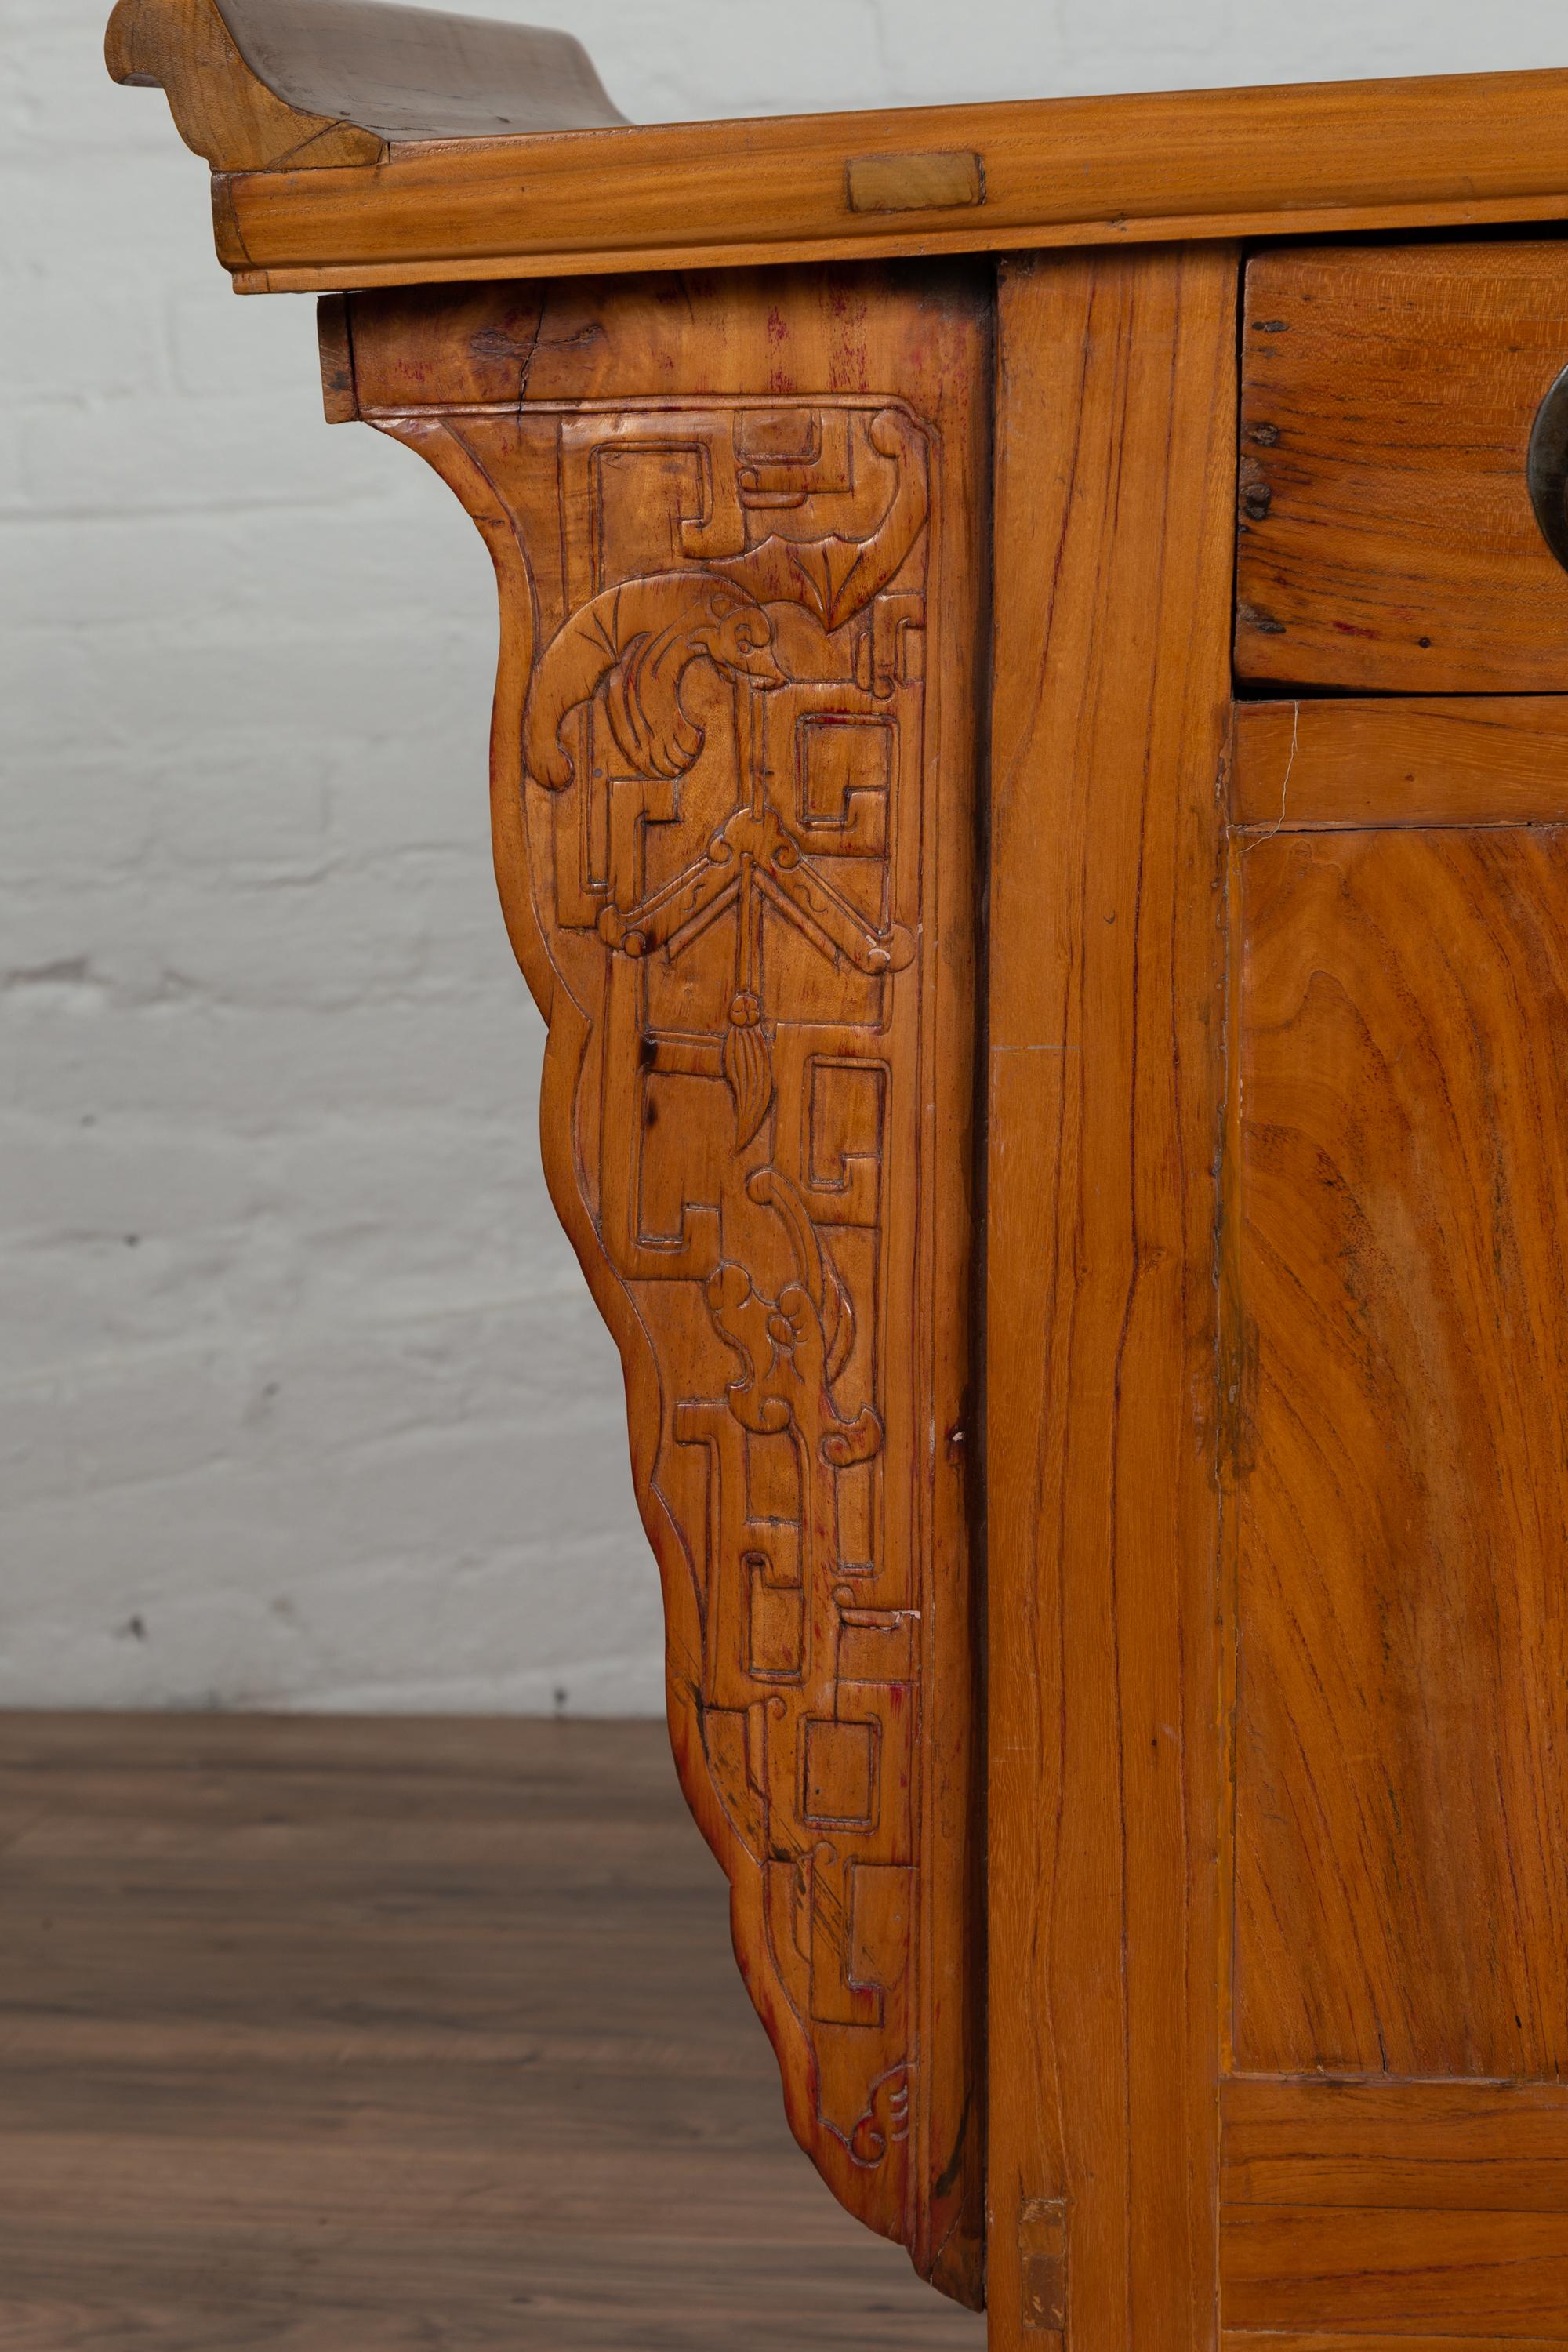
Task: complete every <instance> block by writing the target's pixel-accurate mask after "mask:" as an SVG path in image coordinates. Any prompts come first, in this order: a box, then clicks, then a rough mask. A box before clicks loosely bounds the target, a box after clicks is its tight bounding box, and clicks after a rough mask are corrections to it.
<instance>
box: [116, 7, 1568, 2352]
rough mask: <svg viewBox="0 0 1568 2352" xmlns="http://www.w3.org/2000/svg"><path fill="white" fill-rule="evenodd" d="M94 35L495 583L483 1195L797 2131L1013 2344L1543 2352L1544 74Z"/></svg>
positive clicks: (1554, 1880) (354, 38)
mask: <svg viewBox="0 0 1568 2352" xmlns="http://www.w3.org/2000/svg"><path fill="white" fill-rule="evenodd" d="M109 59H110V69H111V71H112V72H113V73H114V74H115V75H116V77H117V78H118V79H121V80H123V81H133V82H153V83H159V84H161V85H162V86H163V88H164V89H165V90H166V91H167V93H168V96H169V100H170V103H171V105H172V107H173V110H174V118H175V121H176V123H177V124H178V126H179V128H180V130H181V131H182V132H183V134H184V137H185V139H186V141H187V142H188V143H189V144H190V145H192V146H193V147H194V148H195V150H196V151H197V152H199V153H200V154H202V155H203V156H205V159H206V161H207V162H208V163H209V164H210V166H211V167H212V173H213V179H212V195H213V211H214V220H215V225H216V239H217V247H218V253H219V257H220V258H221V259H222V261H223V262H224V263H225V265H226V267H227V268H229V270H230V271H231V273H232V275H233V278H234V281H235V284H236V286H237V288H238V289H240V290H241V291H242V292H247V293H287V292H311V293H315V294H316V295H318V296H319V297H320V320H321V357H322V379H323V383H324V387H325V397H326V407H327V414H328V416H329V417H330V418H331V420H332V421H334V422H346V421H349V420H352V419H360V420H363V422H364V423H366V424H368V425H374V426H375V427H377V428H378V429H380V430H382V431H384V432H386V433H389V434H391V435H393V436H395V437H396V438H398V439H400V440H403V441H405V442H406V443H407V444H408V445H409V446H410V447H411V448H413V449H414V450H415V451H416V453H417V454H418V455H419V456H421V457H424V458H426V460H427V461H428V462H429V463H430V464H431V465H432V466H433V467H435V468H436V469H437V472H438V473H440V474H441V475H442V477H443V478H445V480H446V481H447V483H448V485H449V486H450V488H452V489H453V491H454V492H455V493H456V494H457V496H458V499H461V501H462V502H463V504H464V505H465V506H466V507H467V509H468V511H469V513H470V514H471V515H472V517H473V519H474V520H475V522H476V523H477V524H478V526H479V530H481V531H482V533H483V534H484V536H485V539H486V541H487V542H488V544H489V550H490V553H491V555H492V557H493V559H494V562H495V568H496V573H497V578H498V581H499V583H500V671H499V683H498V688H497V694H496V702H495V718H494V731H493V739H492V766H491V807H492V818H493V828H494V840H495V850H496V866H497V873H498V877H499V880H500V897H501V902H502V907H503V909H504V913H505V919H506V921H507V924H508V927H509V929H510V935H511V938H512V940H513V943H514V946H515V948H516V950H517V954H518V958H519V961H520V962H521V966H522V970H523V971H524V973H525V974H526V976H527V979H528V982H529V985H530V987H531V990H532V992H533V994H534V996H535V998H536V1000H537V1002H538V1003H539V1004H540V1006H541V1009H542V1012H543V1013H545V1015H546V1017H547V1019H548V1021H549V1024H550V1045H549V1052H548V1056H547V1062H546V1070H545V1078H544V1091H543V1106H542V1133H543V1149H544V1156H545V1164H546V1168H547V1171H548V1174H549V1180H550V1183H551V1188H552V1194H553V1197H554V1199H555V1202H556V1205H557V1207H558V1209H559V1211H560V1213H561V1216H562V1218H563V1222H564V1223H565V1226H566V1228H567V1230H568V1232H569V1234H570V1235H571V1237H572V1239H573V1242H574V1244H575V1246H576V1249H577V1251H578V1254H579V1255H580V1257H581V1259H582V1263H583V1265H584V1272H585V1274H586V1276H587V1278H588V1281H589V1284H590V1286H591V1287H592V1289H593V1292H594V1295H595V1298H596V1300H597V1302H598V1304H599V1307H600V1308H601V1310H602V1312H603V1314H604V1316H605V1319H606V1321H607V1322H608V1324H609V1326H610V1328H611V1329H612V1331H613V1332H614V1334H615V1336H616V1340H617V1341H618V1343H619V1346H620V1350H621V1354H622V1358H623V1361H624V1365H625V1370H626V1391H627V1402H628V1415H629V1423H630V1434H631V1445H632V1454H633V1462H634V1468H635V1474H636V1481H637V1493H638V1496H639V1499H640V1504H641V1508H642V1512H643V1517H644V1520H645V1523H646V1526H647V1534H648V1537H649V1540H650V1542H651V1545H652V1548H653V1550H654V1553H655V1555H656V1557H657V1559H658V1569H659V1572H660V1575H661V1577H662V1580H663V1585H664V1592H665V1600H666V1608H667V1618H668V1663H669V1675H668V1688H669V1709H670V1725H671V1731H672V1735H673V1739H674V1744H675V1749H676V1754H677V1758H678V1760H679V1768H680V1773H681V1778H682V1781H683V1784H684V1786H685V1789H686V1792H687V1795H688V1797H689V1800H690V1802H691V1804H692V1807H693V1809H694V1811H695V1812H696V1814H697V1817H698V1820H699V1821H700V1823H701V1825H702V1828H703V1830H704V1831H705V1832H706V1834H707V1835H708V1837H709V1839H710V1842H711V1843H712V1845H713V1847H714V1850H715V1852H716V1853H718V1855H719V1857H720V1859H721V1862H722V1863H723V1864H724V1866H725V1868H726V1870H727V1872H728V1873H729V1875H730V1878H731V1885H732V1889H733V1920H734V1931H735V1943H736V1949H737V1954H738V1957H739V1959H740V1963H741V1966H742V1969H743V1971H744V1973H745V1977H746V1981H747V1984H748V1986H749V1988H750V1990H751V1992H752V1998H753V2000H755V2002H756V2005H757V2008H758V2010H759V2011H760V2012H761V2014H762V2017H763V2021H764V2022H765V2023H766V2025H767V2028H768V2031H769V2032H770V2033H771V2035H772V2036H773V2042H774V2043H775V2045H776V2048H777V2051H778V2054H779V2060H780V2064H781V2069H782V2074H783V2079H784V2095H785V2099H786V2104H787V2106H788V2111H789V2115H790V2118H791V2121H792V2123H793V2125H794V2127H795V2132H796V2134H797V2135H798V2137H799V2138H800V2139H801V2141H802V2144H803V2145H804V2146H805V2148H806V2149H807V2150H808V2151H809V2153H810V2154H811V2155H812V2157H813V2158H815V2160H816V2163H817V2165H818V2166H819V2168H821V2170H822V2172H823V2174H824V2175H825V2177H826V2179H827V2180H828V2182H829V2183H830V2184H831V2186H832V2188H833V2189H834V2190H835V2191H836V2193H837V2195H838V2196H839V2197H840V2198H841V2199H842V2200H843V2201H844V2202H845V2203H846V2204H847V2206H849V2207H850V2209H851V2210H853V2211H855V2212H856V2213H858V2215H860V2216H861V2217H862V2218H863V2219H864V2220H865V2221H867V2222H868V2224H869V2225H870V2226H871V2227H872V2228H874V2229H876V2230H879V2231H884V2232H886V2233H887V2234H889V2236H892V2237H894V2238H897V2239H900V2240H902V2241H903V2242H904V2243H906V2244H907V2246H908V2247H909V2250H910V2254H911V2256H912V2258H913V2260H914V2262H915V2263H916V2264H917V2266H918V2267H919V2269H920V2270H921V2272H922V2273H924V2274H925V2275H926V2276H928V2277H929V2278H930V2279H931V2282H932V2284H934V2285H936V2286H938V2287H940V2288H942V2289H943V2290H944V2291H945V2292H947V2293H948V2294H952V2295H956V2296H958V2297H960V2298H961V2299H962V2300H963V2301H966V2302H968V2303H971V2304H973V2305H980V2304H982V2302H984V2303H985V2304H986V2305H987V2306H988V2309H989V2315H990V2331H991V2340H992V2342H993V2344H994V2346H995V2347H999V2352H1026V2347H1030V2346H1033V2345H1039V2346H1041V2347H1043V2352H1049V2347H1051V2346H1053V2345H1055V2346H1056V2347H1058V2352H1196V2348H1197V2347H1210V2346H1214V2345H1216V2344H1217V2343H1219V2342H1221V2341H1222V2340H1223V2342H1224V2344H1225V2345H1226V2347H1228V2352H1247V2347H1256V2352H1265V2347H1268V2352H1420V2347H1428V2352H1433V2348H1434V2347H1443V2352H1460V2348H1461V2347H1463V2352H1504V2347H1510V2352H1521V2347H1526V2346H1529V2347H1533V2348H1534V2352H1542V2348H1543V2347H1547V2346H1557V2347H1563V2346H1568V2080H1565V2064H1568V1841H1565V1839H1564V1834H1563V1814H1564V1806H1563V1798H1564V1790H1565V1786H1568V1780H1565V1776H1568V1606H1565V1601H1564V1570H1565V1569H1568V1465H1565V1445H1564V1439H1565V1429H1564V1422H1565V1407H1564V1371H1565V1368H1568V1300H1565V1298H1564V1294H1563V1277H1562V1272H1561V1252H1560V1249H1559V1247H1558V1238H1559V1234H1560V1232H1561V1229H1562V1225H1563V1214H1564V1211H1565V1209H1568V1111H1565V1109H1564V1093H1565V1089H1564V1083H1563V1080H1564V1072H1565V1066H1568V878H1565V867H1564V856H1565V845H1568V835H1564V833H1563V830H1562V827H1563V821H1564V818H1565V817H1568V703H1565V702H1564V701H1563V699H1562V697H1563V693H1564V690H1565V689H1568V572H1564V569H1563V561H1564V554H1565V551H1568V508H1565V506H1564V494H1563V478H1564V467H1565V464H1568V421H1565V417H1564V400H1563V395H1562V394H1556V395H1553V396H1549V395H1552V385H1553V383H1554V381H1555V379H1556V378H1557V376H1558V373H1559V371H1560V370H1562V369H1563V367H1564V366H1565V365H1568V259H1565V257H1564V256H1565V253H1568V248H1565V247H1564V246H1563V244H1562V243H1561V242H1560V241H1559V232H1558V229H1557V228H1556V227H1555V226H1553V224H1554V223H1556V222H1558V221H1559V220H1560V218H1561V217H1562V216H1563V215H1565V214H1568V195H1565V193H1564V192H1565V190H1568V133H1565V132H1564V130H1563V110H1564V104H1565V101H1568V77H1565V76H1563V75H1558V74H1549V73H1548V74H1518V75H1500V76H1493V77H1488V78H1483V79H1463V80H1458V79H1456V80H1433V81H1424V82H1423V81H1407V82H1401V83H1385V84H1370V83H1369V84H1362V85H1345V86H1336V87H1326V88H1320V89H1288V90H1250V91H1230V92H1222V93H1198V94H1187V95H1184V96H1179V97H1173V98H1148V97H1138V98H1127V99H1113V100H1068V101H1057V102H1051V103H1046V102H1039V103H1035V102H1030V103H1006V104H999V105H993V106H963V107H945V108H934V109H926V110H917V111H909V112H898V113H860V114H836V115H824V116H816V117H810V118H802V119H796V120H790V121H784V120H778V121H743V122H729V123H697V124H689V125H683V126H679V127H668V126H661V127H656V128H647V129H637V128H633V127H630V126H628V125H626V124H624V123H623V122H622V121H621V120H620V118H619V117H618V115H617V114H616V111H615V109H614V108H613V107H612V106H611V104H610V102H609V100H608V99H607V98H606V97H605V93H604V91H603V89H602V88H601V87H600V85H599V83H598V81H597V79H596V77H595V73H594V70H593V68H592V67H591V66H590V65H589V63H588V61H587V59H586V58H585V57H584V54H583V52H582V50H581V49H580V48H579V47H578V46H577V45H576V44H575V43H574V42H573V41H571V40H569V39H568V38H566V37H563V36H561V35H557V34H540V33H531V32H527V31H524V30H522V29H520V28H511V27H506V26H498V25H479V24H475V23H468V22H467V21H465V20H462V19H457V18H447V17H441V16H433V15H423V14H421V13H419V12H417V11H405V10H399V9H395V8H391V7H385V6H382V5H371V0H121V5H120V6H119V7H118V9H117V10H116V13H115V15H114V17H113V20H112V23H111V25H110V33H109ZM518 1499H519V1505H520V1507H526V1497H524V1496H521V1495H520V1496H519V1498H518Z"/></svg>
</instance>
